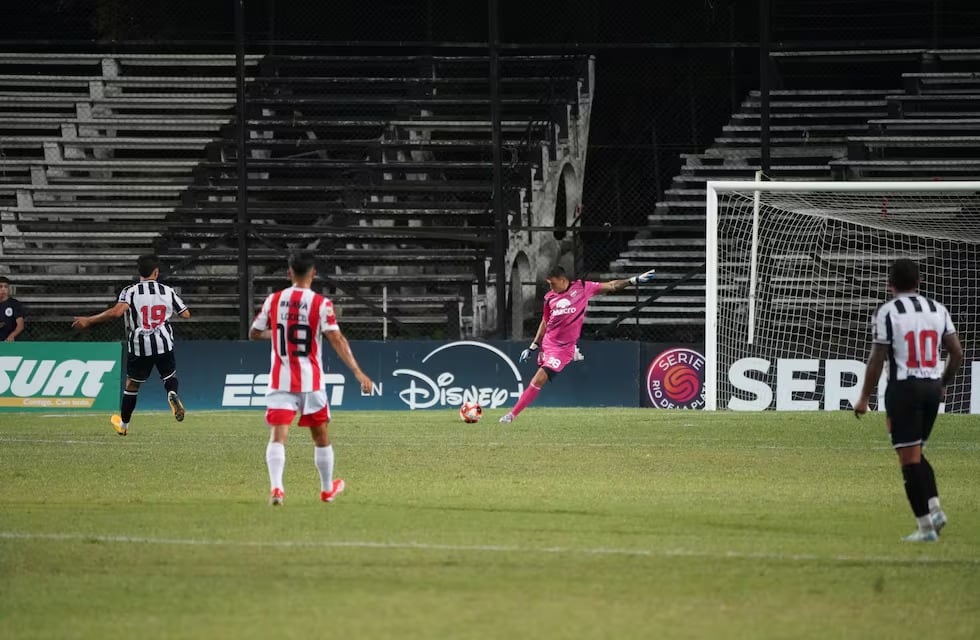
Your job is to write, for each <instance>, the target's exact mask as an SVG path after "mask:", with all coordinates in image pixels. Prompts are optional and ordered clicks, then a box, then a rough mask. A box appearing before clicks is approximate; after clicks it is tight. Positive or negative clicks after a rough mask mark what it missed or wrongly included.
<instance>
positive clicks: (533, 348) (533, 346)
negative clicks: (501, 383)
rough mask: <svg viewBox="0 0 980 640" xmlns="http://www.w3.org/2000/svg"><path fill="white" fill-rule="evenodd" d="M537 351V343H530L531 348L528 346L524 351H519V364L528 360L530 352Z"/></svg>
mask: <svg viewBox="0 0 980 640" xmlns="http://www.w3.org/2000/svg"><path fill="white" fill-rule="evenodd" d="M537 350H538V343H537V342H532V343H531V346H529V347H528V348H527V349H525V350H524V351H521V362H524V361H525V360H527V359H528V358H530V357H531V352H532V351H537Z"/></svg>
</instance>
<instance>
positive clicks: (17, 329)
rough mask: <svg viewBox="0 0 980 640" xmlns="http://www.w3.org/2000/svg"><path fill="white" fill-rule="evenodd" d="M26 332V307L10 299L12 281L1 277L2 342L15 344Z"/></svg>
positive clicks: (0, 335)
mask: <svg viewBox="0 0 980 640" xmlns="http://www.w3.org/2000/svg"><path fill="white" fill-rule="evenodd" d="M23 331H24V305H23V304H21V302H20V301H19V300H17V299H16V298H11V297H10V279H9V278H6V277H5V276H0V341H3V342H14V341H15V340H17V336H19V335H20V334H21V333H23Z"/></svg>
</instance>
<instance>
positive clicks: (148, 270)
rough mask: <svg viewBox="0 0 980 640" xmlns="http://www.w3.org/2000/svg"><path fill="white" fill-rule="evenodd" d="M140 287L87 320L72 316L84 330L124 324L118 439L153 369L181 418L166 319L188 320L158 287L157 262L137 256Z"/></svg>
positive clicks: (173, 297)
mask: <svg viewBox="0 0 980 640" xmlns="http://www.w3.org/2000/svg"><path fill="white" fill-rule="evenodd" d="M136 266H137V269H138V270H139V274H140V280H139V282H137V283H135V284H132V285H130V286H128V287H126V288H125V289H123V290H122V291H121V292H120V293H119V299H118V301H117V302H116V306H114V307H112V308H111V309H106V310H105V311H103V312H102V313H100V314H98V315H94V316H88V317H77V318H75V321H74V322H73V323H72V326H73V327H75V328H78V329H87V328H88V327H90V326H92V325H93V324H98V323H100V322H105V321H107V320H112V319H114V318H119V317H123V318H125V323H126V353H127V355H126V389H125V391H123V398H122V405H121V407H120V411H119V415H114V416H112V419H111V422H112V427H113V428H114V429H115V430H116V433H118V434H119V435H121V436H124V435H126V434H127V433H128V432H129V421H130V419H131V418H132V415H133V411H134V410H135V409H136V398H137V396H138V394H139V388H140V385H141V384H143V383H144V382H146V381H147V380H148V379H149V377H150V374H151V373H152V372H153V368H154V367H156V370H157V372H158V373H159V374H160V379H161V380H163V386H164V388H165V389H166V390H167V402H169V403H170V409H171V410H172V411H173V414H174V417H175V418H176V419H177V421H178V422H180V421H182V420H183V419H184V415H185V413H186V412H185V409H184V404H183V403H182V402H181V400H180V396H179V395H178V394H177V386H178V382H177V364H176V359H175V357H174V331H173V328H172V327H171V326H170V318H171V317H172V316H173V315H174V314H176V315H178V316H180V317H181V318H185V319H186V318H190V317H191V312H190V310H189V309H188V308H187V305H186V304H184V301H183V300H181V299H180V296H178V295H177V292H176V291H174V290H173V289H171V288H170V287H168V286H167V285H165V284H163V283H161V282H157V278H158V277H159V276H160V259H159V258H158V257H157V256H155V255H144V256H140V257H139V259H138V260H137V261H136Z"/></svg>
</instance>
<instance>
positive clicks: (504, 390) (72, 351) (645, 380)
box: [0, 340, 980, 413]
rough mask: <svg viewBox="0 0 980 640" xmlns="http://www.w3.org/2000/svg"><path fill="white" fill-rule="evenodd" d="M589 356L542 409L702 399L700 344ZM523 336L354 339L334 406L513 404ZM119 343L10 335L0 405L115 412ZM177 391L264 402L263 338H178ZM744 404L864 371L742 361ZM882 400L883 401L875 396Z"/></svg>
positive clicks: (828, 393)
mask: <svg viewBox="0 0 980 640" xmlns="http://www.w3.org/2000/svg"><path fill="white" fill-rule="evenodd" d="M579 345H580V347H581V349H582V352H583V353H584V354H585V360H583V361H580V362H574V363H572V364H570V365H568V366H567V367H566V368H565V370H564V371H563V372H562V373H561V374H560V375H559V376H558V377H557V378H555V380H554V381H553V382H551V383H550V384H549V385H548V390H547V392H546V393H542V394H541V396H540V397H539V398H538V400H537V401H536V402H535V406H544V407H584V408H591V407H650V408H663V409H701V408H703V407H704V364H705V361H704V356H703V347H702V346H701V345H690V344H686V345H685V344H670V343H640V342H618V341H601V342H600V341H582V342H580V343H579ZM526 346H527V343H526V342H517V341H504V340H498V341H476V340H461V341H455V342H441V341H432V340H415V341H408V340H405V341H401V340H399V341H393V342H380V341H358V340H354V341H352V342H351V347H352V349H353V351H354V353H355V354H356V356H357V358H358V361H359V363H360V365H361V368H362V369H364V371H365V372H366V373H367V374H368V375H369V376H371V378H372V379H373V380H374V381H375V388H374V390H373V391H372V393H371V394H368V395H362V394H361V393H360V390H359V389H358V387H357V385H356V382H355V381H354V377H353V375H352V374H351V373H350V371H349V370H348V369H347V368H346V367H345V366H344V365H343V364H342V363H340V362H339V361H338V359H337V358H331V357H328V360H327V363H326V364H325V373H326V386H327V390H328V393H329V399H330V403H331V406H332V407H334V408H338V409H351V410H405V409H411V410H449V409H454V408H456V407H458V406H459V405H460V404H461V403H462V402H463V401H464V400H475V401H477V402H479V403H480V404H482V405H483V406H484V407H485V408H488V409H502V408H503V407H511V406H513V404H514V403H515V402H516V400H517V398H518V397H519V396H520V394H521V392H522V391H523V390H524V385H525V384H526V382H527V380H528V379H530V377H531V375H532V374H533V372H534V370H535V369H536V364H535V363H533V362H525V363H521V362H520V361H519V355H520V352H521V351H522V350H523V349H524V348H525V347H526ZM122 358H123V353H122V348H121V345H120V343H117V342H111V343H77V342H72V343H50V342H48V343H44V342H34V343H31V342H23V343H6V344H3V345H2V347H0V411H25V410H26V411H47V412H52V411H58V412H60V411H76V410H89V411H91V410H98V411H110V410H115V409H116V408H117V407H118V401H119V394H120V391H121V379H122V378H123V377H124V374H123V366H122ZM177 370H178V374H179V376H180V381H181V382H180V391H181V396H182V398H183V399H184V402H185V404H186V405H187V406H188V408H189V409H191V410H220V409H226V410H243V409H255V410H256V411H260V410H262V408H263V407H264V402H265V400H264V393H265V386H266V384H267V382H268V371H269V347H268V345H267V344H266V343H265V342H233V341H207V340H202V341H194V342H185V343H182V344H180V345H178V351H177ZM728 375H729V378H730V379H731V380H732V383H733V385H734V386H735V388H736V389H737V393H736V395H735V396H733V398H732V399H731V401H729V402H728V404H727V406H726V408H729V409H737V410H763V409H776V410H782V411H816V410H828V411H837V410H841V409H848V408H849V406H850V404H849V400H850V398H852V397H853V396H854V395H855V394H856V393H857V390H858V388H857V385H858V384H860V380H861V379H862V378H863V375H864V365H863V363H862V362H861V361H859V360H827V361H819V360H810V359H790V358H783V359H780V360H778V361H776V362H769V361H764V360H762V359H759V358H743V359H742V360H739V361H738V362H736V363H735V364H734V365H733V366H732V368H731V370H730V371H729V372H728ZM963 375H964V376H965V378H964V381H965V383H966V390H965V392H961V393H960V394H958V397H957V398H955V399H953V400H952V401H951V404H949V405H947V406H946V407H945V410H946V411H947V412H950V413H953V412H955V413H980V384H977V385H972V384H970V382H972V380H980V361H974V362H968V363H966V364H965V366H964V374H963ZM879 404H880V403H879ZM139 408H140V410H167V408H168V407H167V404H166V397H165V394H164V393H163V387H162V386H161V385H160V383H159V382H157V381H156V380H152V379H151V380H150V381H149V382H147V383H146V384H145V385H144V389H143V392H142V393H141V394H140V400H139Z"/></svg>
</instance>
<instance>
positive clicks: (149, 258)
mask: <svg viewBox="0 0 980 640" xmlns="http://www.w3.org/2000/svg"><path fill="white" fill-rule="evenodd" d="M159 268H160V256H158V255H156V254H155V253H148V254H146V255H143V256H140V257H139V258H136V269H137V270H138V271H139V272H140V276H142V277H144V278H149V277H150V276H152V275H153V272H154V271H156V270H157V269H159Z"/></svg>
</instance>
